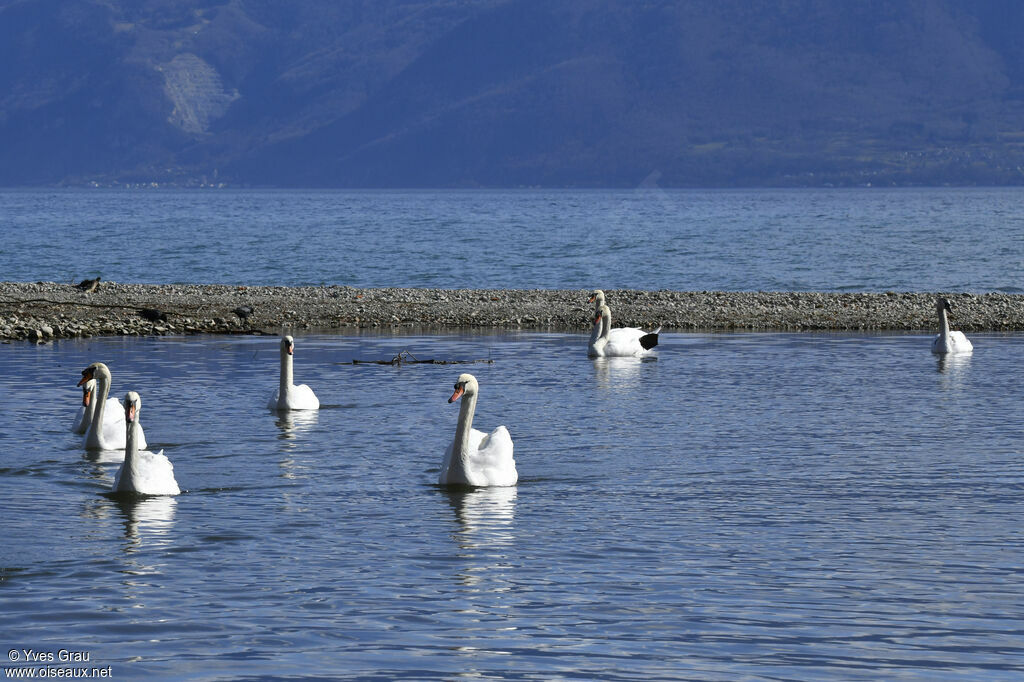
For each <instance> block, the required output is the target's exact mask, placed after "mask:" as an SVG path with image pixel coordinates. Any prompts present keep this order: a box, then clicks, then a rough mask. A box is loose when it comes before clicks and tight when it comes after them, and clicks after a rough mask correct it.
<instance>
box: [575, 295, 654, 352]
mask: <svg viewBox="0 0 1024 682" xmlns="http://www.w3.org/2000/svg"><path fill="white" fill-rule="evenodd" d="M597 325H600V326H601V333H600V335H599V336H597V338H594V335H593V334H591V339H592V340H591V342H590V347H589V348H588V349H587V355H589V356H590V357H592V358H615V357H619V358H622V357H634V356H637V357H638V356H641V355H646V354H648V353H649V352H650V350H651V349H652V348H654V347H655V346H657V345H658V334H659V333H660V332H661V327H658V328H657V329H655V330H654V331H653V332H645V331H644V330H643V329H638V328H637V327H619V328H618V329H612V311H611V310H610V309H609V308H608V306H607V305H602V306H601V309H600V312H598V314H597V316H596V317H595V318H594V326H595V331H596V327H597Z"/></svg>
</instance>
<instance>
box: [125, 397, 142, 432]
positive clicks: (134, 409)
mask: <svg viewBox="0 0 1024 682" xmlns="http://www.w3.org/2000/svg"><path fill="white" fill-rule="evenodd" d="M141 409H142V396H140V395H139V394H138V393H136V392H135V391H128V392H127V393H125V394H124V420H125V421H126V422H128V423H129V424H131V423H132V422H134V421H135V420H136V419H138V418H139V410H141Z"/></svg>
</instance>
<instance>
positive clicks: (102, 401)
mask: <svg viewBox="0 0 1024 682" xmlns="http://www.w3.org/2000/svg"><path fill="white" fill-rule="evenodd" d="M108 393H110V375H108V374H106V373H103V372H96V393H95V394H94V395H93V397H92V402H93V403H94V405H95V407H93V408H92V421H91V423H90V424H89V433H88V434H87V435H86V443H85V445H86V447H91V448H101V447H103V444H102V443H101V442H100V434H101V433H102V432H103V412H104V410H105V409H106V407H107V394H108Z"/></svg>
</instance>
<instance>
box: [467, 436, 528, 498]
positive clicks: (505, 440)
mask: <svg viewBox="0 0 1024 682" xmlns="http://www.w3.org/2000/svg"><path fill="white" fill-rule="evenodd" d="M474 431H475V432H476V433H474V434H473V435H474V436H475V435H476V434H480V438H479V440H478V442H477V443H476V447H474V448H473V451H472V459H471V463H472V471H473V473H474V474H475V475H477V476H479V477H480V478H481V479H482V480H483V481H484V482H482V483H478V484H476V485H515V484H516V481H518V480H519V473H518V472H517V471H516V460H515V458H514V457H513V455H512V452H513V446H512V436H510V435H509V433H508V429H506V428H505V427H504V426H499V427H498V428H496V429H494V431H492V432H491V433H489V434H487V435H484V434H483V432H481V431H476V429H474ZM470 443H471V444H472V439H471V440H470Z"/></svg>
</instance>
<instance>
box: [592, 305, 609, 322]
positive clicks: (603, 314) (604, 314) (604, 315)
mask: <svg viewBox="0 0 1024 682" xmlns="http://www.w3.org/2000/svg"><path fill="white" fill-rule="evenodd" d="M611 319H612V310H611V308H609V307H608V306H607V305H605V304H604V303H602V304H601V305H600V306H598V308H597V315H595V316H594V324H597V323H598V322H600V321H601V320H611Z"/></svg>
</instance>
